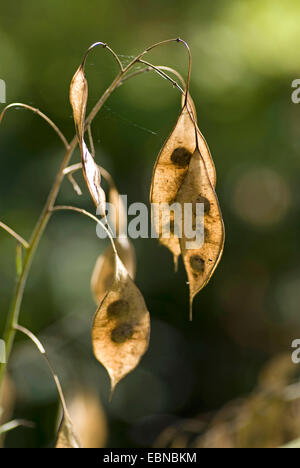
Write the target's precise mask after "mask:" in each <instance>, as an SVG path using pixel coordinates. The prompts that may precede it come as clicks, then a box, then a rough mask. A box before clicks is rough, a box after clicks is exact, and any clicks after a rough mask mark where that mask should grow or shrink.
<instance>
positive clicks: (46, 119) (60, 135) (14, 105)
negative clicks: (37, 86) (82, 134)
mask: <svg viewBox="0 0 300 468" xmlns="http://www.w3.org/2000/svg"><path fill="white" fill-rule="evenodd" d="M14 107H22V108H23V109H27V110H30V111H31V112H33V113H34V114H37V115H39V116H40V117H41V118H42V119H43V120H45V121H46V122H47V123H48V124H49V125H50V127H52V128H53V130H54V131H55V133H56V134H57V135H58V136H59V138H60V139H61V141H62V142H63V144H64V146H65V148H66V149H68V147H69V143H68V141H67V139H66V137H65V136H64V134H63V132H62V131H61V130H60V129H59V128H58V126H57V125H56V124H55V123H54V122H52V120H51V119H49V117H48V116H47V115H46V114H44V113H43V112H41V111H40V110H39V109H36V108H35V107H32V106H29V105H28V104H23V103H21V102H15V103H13V104H9V105H8V106H6V107H5V108H4V109H3V111H2V112H1V114H0V123H1V122H2V119H3V117H4V114H5V112H6V111H7V110H8V109H12V108H14Z"/></svg>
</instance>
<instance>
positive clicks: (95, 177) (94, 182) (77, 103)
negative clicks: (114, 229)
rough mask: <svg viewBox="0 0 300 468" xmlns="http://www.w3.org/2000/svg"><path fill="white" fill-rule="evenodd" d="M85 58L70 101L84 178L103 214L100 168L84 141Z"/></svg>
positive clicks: (85, 102) (103, 199)
mask: <svg viewBox="0 0 300 468" xmlns="http://www.w3.org/2000/svg"><path fill="white" fill-rule="evenodd" d="M85 60H86V56H85V58H84V60H83V62H82V64H81V65H80V67H79V68H78V70H77V71H76V73H75V75H74V76H73V78H72V81H71V86H70V103H71V106H72V109H73V117H74V123H75V128H76V132H77V137H78V141H79V146H80V152H81V160H82V169H83V175H84V179H85V181H86V184H87V187H88V189H89V192H90V195H91V197H92V199H93V201H94V203H95V205H96V207H98V208H99V214H100V215H102V216H105V192H104V191H103V189H102V187H101V185H100V182H101V173H100V169H99V167H98V166H97V164H96V162H95V160H94V158H93V156H92V155H91V153H90V152H89V150H88V148H87V146H86V144H85V141H84V131H85V128H84V127H85V114H86V105H87V99H88V83H87V80H86V78H85V74H84V65H85Z"/></svg>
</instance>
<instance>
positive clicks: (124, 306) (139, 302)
mask: <svg viewBox="0 0 300 468" xmlns="http://www.w3.org/2000/svg"><path fill="white" fill-rule="evenodd" d="M115 264H116V270H115V277H114V282H113V285H112V287H111V289H110V291H109V292H108V293H107V295H106V296H105V298H104V299H103V301H102V303H101V305H100V307H99V309H98V310H97V312H96V315H95V319H94V324H93V330H92V341H93V350H94V354H95V356H96V358H97V359H98V361H99V362H101V364H103V366H104V367H105V368H106V370H107V372H108V374H109V376H110V380H111V391H112V392H113V390H114V388H115V386H116V385H117V383H118V382H119V381H120V380H121V379H122V378H123V377H125V375H127V374H128V373H129V372H131V371H132V370H133V369H134V368H135V367H136V366H137V365H138V363H139V361H140V359H141V357H142V356H143V354H144V353H145V352H146V350H147V348H148V343H149V335H150V317H149V312H148V310H147V307H146V304H145V301H144V298H143V296H142V294H141V293H140V291H139V289H138V288H137V287H136V285H135V284H134V282H133V281H132V279H131V278H130V276H129V274H128V272H127V270H126V268H125V267H124V265H123V264H122V262H121V260H120V259H119V257H118V256H117V255H116V263H115Z"/></svg>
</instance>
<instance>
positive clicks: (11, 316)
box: [0, 69, 127, 394]
mask: <svg viewBox="0 0 300 468" xmlns="http://www.w3.org/2000/svg"><path fill="white" fill-rule="evenodd" d="M125 70H126V69H125ZM125 70H124V71H122V72H120V73H119V74H118V75H117V77H116V78H115V79H114V81H113V82H112V83H111V85H110V86H109V88H108V89H107V90H106V91H105V93H104V94H103V95H102V97H101V98H100V99H99V101H98V102H97V104H96V105H95V106H94V108H93V110H92V111H91V113H90V115H89V116H88V117H87V123H86V126H88V125H89V124H90V123H91V122H92V121H93V119H94V117H95V116H96V115H97V113H98V112H99V110H100V109H101V107H102V105H103V104H104V102H105V101H106V99H108V97H109V96H110V94H111V93H112V92H113V91H114V89H115V88H116V87H117V86H118V84H119V81H120V80H121V78H122V77H123V75H124V73H125ZM126 71H127V70H126ZM76 146H77V136H75V137H74V138H73V140H72V141H71V143H70V144H68V148H67V151H66V153H65V156H64V158H63V161H62V163H61V166H60V169H59V171H58V174H57V176H56V179H55V181H54V184H53V186H52V188H51V190H50V193H49V195H48V198H47V201H46V203H45V206H44V208H43V210H42V213H41V215H40V217H39V220H38V222H37V224H36V226H35V228H34V231H33V234H32V237H31V240H30V244H29V247H28V249H27V251H26V256H25V258H24V264H23V269H22V272H21V275H20V276H19V278H18V281H17V285H16V289H15V293H14V297H13V300H12V304H11V307H10V310H9V313H8V317H7V321H6V327H5V331H4V338H3V339H4V341H5V345H6V363H1V364H0V394H1V387H2V383H3V377H4V372H5V369H6V365H7V362H8V360H9V356H10V353H11V349H12V346H13V343H14V339H15V328H16V326H17V325H18V320H19V314H20V308H21V304H22V299H23V295H24V289H25V286H26V282H27V278H28V274H29V271H30V268H31V264H32V261H33V258H34V254H35V252H36V249H37V247H38V244H39V242H40V240H41V237H42V235H43V233H44V230H45V228H46V226H47V224H48V222H49V220H50V217H51V214H52V208H53V206H54V204H55V201H56V198H57V195H58V192H59V189H60V186H61V183H62V181H63V178H64V170H65V168H66V167H67V166H68V164H69V162H70V159H71V157H72V154H73V152H74V150H75V148H76Z"/></svg>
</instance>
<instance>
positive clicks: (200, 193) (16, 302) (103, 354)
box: [0, 38, 224, 448]
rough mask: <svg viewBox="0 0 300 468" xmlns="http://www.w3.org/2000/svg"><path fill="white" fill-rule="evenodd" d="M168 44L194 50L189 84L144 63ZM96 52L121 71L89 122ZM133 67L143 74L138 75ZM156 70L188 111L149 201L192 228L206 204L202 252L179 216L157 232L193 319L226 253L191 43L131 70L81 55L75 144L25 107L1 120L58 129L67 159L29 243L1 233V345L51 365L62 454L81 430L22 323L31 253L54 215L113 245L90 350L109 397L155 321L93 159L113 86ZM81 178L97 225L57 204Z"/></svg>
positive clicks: (95, 278)
mask: <svg viewBox="0 0 300 468" xmlns="http://www.w3.org/2000/svg"><path fill="white" fill-rule="evenodd" d="M171 42H175V43H176V42H177V43H180V44H183V45H184V46H185V48H186V50H187V51H188V57H189V66H188V77H187V82H186V83H185V81H184V80H183V78H182V77H181V75H180V74H179V73H178V72H177V71H176V70H173V69H172V68H169V67H164V66H155V65H153V64H152V63H150V62H147V61H145V60H144V56H145V55H146V54H148V53H149V52H150V51H151V50H152V49H154V48H156V47H160V46H162V45H165V44H169V43H171ZM97 46H99V47H102V48H104V49H105V50H107V51H108V52H109V53H110V54H112V56H113V57H114V59H115V60H116V61H117V63H118V66H119V69H120V70H119V72H118V74H117V76H116V77H115V79H114V80H113V82H112V83H111V85H110V86H109V87H108V88H107V89H106V91H105V92H104V93H103V95H102V96H101V97H100V99H99V100H98V102H97V103H96V104H95V106H94V107H93V109H92V111H91V112H90V114H89V115H88V116H86V107H87V100H88V82H87V79H86V76H85V71H84V69H85V63H86V60H87V58H88V55H89V53H90V51H91V50H92V49H94V48H95V47H97ZM136 65H139V68H138V69H137V68H136ZM151 70H153V71H155V72H156V73H158V74H159V75H160V76H162V77H164V78H165V79H167V80H168V81H169V82H171V84H172V85H173V86H175V87H176V88H177V89H179V91H180V92H181V94H182V103H181V110H180V114H179V117H178V120H177V123H176V125H175V127H174V129H173V131H172V133H171V135H170V137H169V138H168V139H167V141H166V143H165V144H164V146H163V148H162V150H161V152H160V154H159V156H158V158H157V161H156V164H155V167H154V171H153V177H152V183H151V190H150V202H151V203H153V204H154V203H158V204H167V206H171V205H172V203H179V204H180V205H184V204H186V203H190V204H191V206H192V211H191V214H190V216H191V219H190V221H192V224H193V225H196V223H197V219H196V218H197V210H196V205H197V204H199V203H200V204H202V205H203V210H202V211H203V212H204V235H205V237H204V243H203V245H202V246H201V247H197V248H192V249H188V248H187V247H186V240H187V239H186V238H185V235H184V234H183V235H182V236H181V237H178V236H177V235H176V233H177V232H178V230H177V229H176V226H175V218H174V217H173V218H171V237H170V238H169V239H166V238H165V237H164V236H163V230H164V225H165V223H167V221H169V223H170V220H167V219H165V216H164V215H162V217H160V218H158V219H156V221H155V229H156V230H157V233H158V237H159V240H160V242H161V243H162V244H164V245H165V246H166V247H168V249H169V250H170V251H171V252H172V254H173V256H174V260H175V264H176V265H177V259H178V257H179V255H180V254H181V255H182V257H183V261H184V265H185V268H186V272H187V276H188V280H189V287H190V311H191V310H192V301H193V298H194V296H195V295H196V294H197V293H198V292H199V291H200V290H201V289H202V288H203V287H204V286H205V285H206V284H207V282H208V281H209V280H210V278H211V276H212V274H213V272H214V270H215V268H216V266H217V264H218V262H219V260H220V258H221V255H222V251H223V245H224V226H223V221H222V215H221V211H220V207H219V203H218V199H217V196H216V193H215V185H216V172H215V166H214V163H213V160H212V157H211V154H210V151H209V149H208V146H207V143H206V142H205V140H204V137H203V135H202V134H201V132H200V130H199V128H198V126H197V116H196V109H195V105H194V103H193V100H192V98H191V95H190V93H189V83H190V76H191V54H190V49H189V46H188V45H187V43H186V42H185V41H183V40H182V39H180V38H177V39H170V40H166V41H162V42H159V43H157V44H154V45H152V46H150V47H148V48H147V49H145V50H144V51H143V52H141V53H140V54H139V55H138V56H137V57H136V58H134V59H133V60H132V61H131V62H130V63H129V64H128V65H127V66H125V67H124V66H123V64H122V62H121V60H120V58H119V57H118V55H117V54H116V53H115V52H114V51H113V50H112V49H111V48H110V47H108V45H107V44H105V43H103V42H97V43H95V44H93V45H92V46H91V47H90V48H89V49H88V51H87V52H86V54H85V55H84V58H83V61H82V63H81V65H80V66H79V68H78V70H77V71H76V73H75V74H74V77H73V79H72V82H71V86H70V102H71V106H72V109H73V117H74V124H75V129H76V135H75V137H74V138H73V140H72V141H71V142H68V141H67V139H66V138H65V136H64V134H63V133H62V132H61V130H60V129H59V128H58V127H57V126H56V125H55V124H54V123H53V122H52V121H51V120H50V118H49V117H47V116H46V115H45V114H44V113H42V112H41V111H39V110H38V109H35V108H33V107H31V106H29V105H26V104H20V103H17V104H11V105H8V106H7V107H5V108H4V110H3V111H2V113H1V115H0V122H2V120H3V117H4V114H5V112H6V111H7V110H8V109H10V108H12V107H22V108H25V109H28V110H30V111H32V112H35V113H36V114H38V115H39V116H40V117H41V118H42V119H44V120H45V121H46V122H47V123H48V124H49V125H50V126H51V127H52V128H53V129H54V130H55V132H56V133H57V135H58V136H59V137H60V139H61V141H62V143H63V145H64V146H65V156H64V158H63V160H62V163H61V166H60V168H59V170H58V173H57V176H56V179H55V181H54V184H53V186H52V188H51V190H50V193H49V196H48V198H47V201H46V203H45V206H44V208H43V210H42V213H41V215H40V217H39V219H38V221H37V223H36V226H35V228H34V230H33V233H32V236H31V239H30V241H26V240H25V239H23V237H22V236H20V235H19V234H17V233H16V232H15V231H14V230H13V229H11V228H10V227H8V226H7V225H6V224H4V223H3V222H0V227H1V228H3V229H4V230H6V231H7V233H9V234H10V235H11V236H13V237H14V238H15V239H16V241H17V254H16V255H17V286H16V291H15V294H14V297H13V300H12V305H11V308H10V311H9V313H8V316H7V323H6V328H5V333H4V337H3V339H4V342H5V347H6V357H7V360H9V357H10V354H11V350H12V347H13V343H14V337H15V333H16V331H20V332H22V333H24V334H25V335H27V336H28V337H29V338H30V339H31V340H32V341H33V343H35V345H36V346H37V348H38V350H39V351H40V352H41V353H42V354H43V355H44V356H45V357H46V359H47V362H48V364H49V366H50V368H51V371H52V374H53V377H54V380H55V383H56V385H57V389H58V393H59V396H60V401H61V404H62V408H63V419H62V423H61V425H60V429H59V432H58V437H57V444H56V447H67V448H75V447H80V440H79V439H78V437H77V436H76V428H73V425H72V422H71V418H70V416H69V413H68V409H67V406H66V402H65V399H64V396H63V392H62V389H61V385H60V382H59V380H58V378H57V376H56V374H55V372H54V370H53V368H52V366H51V364H50V362H49V360H48V358H47V355H46V353H45V350H44V347H43V345H42V344H41V343H40V342H39V340H38V339H37V338H36V337H35V336H34V335H33V334H32V333H31V332H30V331H29V330H27V329H25V328H24V327H22V326H21V325H20V324H19V314H20V309H21V304H22V299H23V293H24V289H25V286H26V282H27V278H28V274H29V272H30V268H31V264H32V260H33V257H34V254H35V252H36V250H37V247H38V245H39V242H40V239H41V237H42V235H43V233H44V231H45V228H46V226H47V224H48V222H49V220H50V218H51V216H52V215H53V214H54V213H55V212H57V211H63V210H65V211H66V210H68V211H72V212H74V213H78V214H81V215H84V216H87V217H89V218H90V219H91V220H93V221H94V222H95V223H97V224H98V226H99V227H101V229H104V230H105V232H106V234H107V236H108V237H109V239H110V246H109V247H108V248H107V250H106V251H105V252H104V253H103V254H102V255H101V256H100V257H99V258H98V260H97V262H96V265H95V269H94V272H93V275H92V279H91V288H92V292H93V295H94V298H95V301H96V303H97V305H98V310H97V312H96V315H95V318H94V322H93V327H92V343H93V350H94V354H95V356H96V358H97V359H98V360H99V361H100V362H101V363H102V364H103V365H104V366H105V368H106V369H107V371H108V373H109V376H110V379H111V391H113V390H114V388H115V386H116V384H117V383H118V382H119V381H120V380H121V379H122V378H123V377H124V376H125V375H126V374H128V373H129V372H131V371H132V370H133V369H134V368H135V367H136V366H137V364H138V363H139V361H140V359H141V357H142V356H143V354H144V353H145V351H146V350H147V347H148V342H149V335H150V316H149V312H148V310H147V306H146V304H145V301H144V299H143V296H142V294H141V292H140V291H139V289H138V288H137V286H136V285H135V283H134V277H135V271H136V264H135V252H134V247H133V245H132V243H131V241H130V240H129V239H128V238H127V237H126V234H125V233H124V231H125V229H124V223H125V224H126V222H127V218H126V217H127V213H126V212H125V210H124V209H123V207H122V203H121V202H120V196H119V192H118V190H117V188H116V185H115V183H114V181H113V179H112V177H111V176H110V174H109V173H108V172H107V171H106V170H105V169H104V168H103V167H101V161H98V160H97V158H96V156H95V149H94V143H93V137H92V129H91V125H92V122H93V120H94V118H95V116H96V115H97V113H98V112H99V111H100V109H101V108H102V106H103V104H104V103H105V101H106V100H107V99H108V98H109V96H110V95H111V94H112V92H113V91H114V90H115V89H116V88H117V87H119V86H120V85H122V84H123V83H124V82H125V81H127V80H128V79H131V78H134V77H135V76H136V75H138V74H141V73H144V72H146V71H151ZM170 73H171V74H173V75H174V76H175V78H176V80H178V81H179V83H180V84H179V83H178V81H176V80H175V79H173V78H171V77H170V75H169V74H170ZM86 138H87V141H88V143H87V142H86ZM77 144H79V147H80V152H81V162H76V163H74V164H72V165H70V161H71V158H72V155H73V153H74V150H75V148H76V146H77ZM78 170H82V171H83V175H84V179H85V182H86V186H87V189H88V191H89V193H90V195H91V198H92V200H93V202H94V203H95V206H96V208H97V214H98V215H100V219H99V218H97V217H96V216H95V215H93V214H92V213H90V212H88V211H86V210H85V209H83V208H80V207H75V206H64V205H61V206H57V205H56V199H57V196H58V193H59V191H60V188H61V184H62V181H63V179H64V178H65V177H68V179H69V180H70V182H71V183H72V185H73V187H74V190H75V191H76V193H77V194H81V189H80V187H79V186H78V184H77V183H76V181H75V180H74V178H73V174H74V172H76V171H78ZM102 177H104V178H105V179H106V180H107V181H108V183H109V191H108V199H109V201H110V203H111V204H112V205H114V207H115V208H116V210H117V211H118V216H117V218H116V219H117V222H116V223H117V225H116V226H110V225H109V222H108V220H107V218H106V194H105V191H104V190H103V188H102V185H101V178H102ZM186 216H187V215H186V214H185V217H186ZM181 222H182V224H185V223H186V222H187V220H186V219H184V218H183V219H182V221H181ZM172 223H173V224H172ZM177 227H178V226H177ZM181 227H182V226H181ZM113 229H114V232H116V237H115V238H113V236H112V234H111V233H112V230H113ZM182 232H184V229H182ZM23 254H24V258H23ZM191 316H192V314H191V312H190V317H191ZM5 370H6V363H2V364H0V390H1V384H2V383H3V379H4V374H5ZM6 426H7V425H6ZM8 426H9V424H8ZM0 429H1V428H0ZM4 431H5V427H4V426H3V427H2V432H4ZM0 432H1V430H0Z"/></svg>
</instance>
